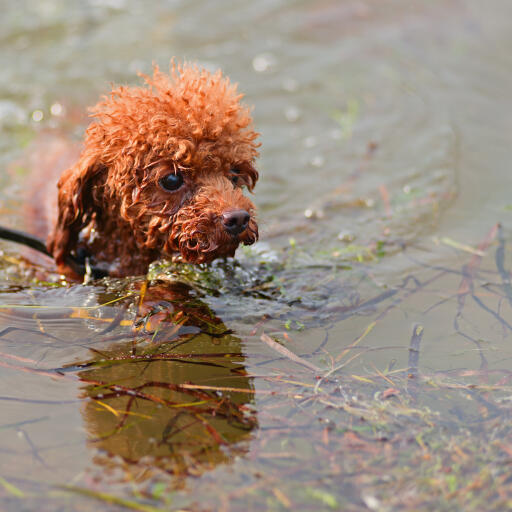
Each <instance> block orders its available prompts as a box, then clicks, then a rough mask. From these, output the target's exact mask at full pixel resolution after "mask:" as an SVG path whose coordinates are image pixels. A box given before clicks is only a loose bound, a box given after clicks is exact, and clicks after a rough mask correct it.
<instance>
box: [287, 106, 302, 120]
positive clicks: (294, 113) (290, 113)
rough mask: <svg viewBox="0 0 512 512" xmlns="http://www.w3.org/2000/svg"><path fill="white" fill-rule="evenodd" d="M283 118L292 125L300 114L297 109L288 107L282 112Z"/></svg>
mask: <svg viewBox="0 0 512 512" xmlns="http://www.w3.org/2000/svg"><path fill="white" fill-rule="evenodd" d="M284 116H285V117H286V119H287V120H288V121H290V123H294V122H295V121H297V120H298V119H299V118H300V116H301V112H300V110H299V109H298V108H297V107H295V106H290V107H288V108H287V109H286V110H285V111H284Z"/></svg>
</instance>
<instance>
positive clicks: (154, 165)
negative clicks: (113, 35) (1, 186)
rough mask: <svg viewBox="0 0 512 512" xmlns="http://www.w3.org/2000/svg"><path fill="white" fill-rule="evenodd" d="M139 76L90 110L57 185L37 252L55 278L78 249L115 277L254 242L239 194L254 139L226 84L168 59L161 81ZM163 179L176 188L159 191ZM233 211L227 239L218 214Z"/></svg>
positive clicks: (249, 178) (248, 183)
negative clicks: (178, 177) (76, 152)
mask: <svg viewBox="0 0 512 512" xmlns="http://www.w3.org/2000/svg"><path fill="white" fill-rule="evenodd" d="M142 76H143V77H144V79H145V82H146V86H144V87H118V88H116V89H114V90H113V91H112V92H111V93H110V95H109V96H106V97H104V98H103V99H102V101H100V102H99V103H98V104H97V105H96V106H95V107H93V108H92V109H91V116H92V117H94V118H95V121H94V122H92V123H91V124H90V126H89V127H88V129H87V131H86V134H85V140H84V146H85V147H84V149H83V151H82V154H81V156H80V158H79V159H78V161H77V162H76V163H75V165H73V166H72V167H71V168H69V169H68V170H66V171H65V172H64V173H63V174H62V176H61V178H60V180H59V184H58V218H57V221H56V224H55V226H54V228H53V230H52V231H51V233H50V235H49V237H48V241H47V246H48V249H49V251H50V252H51V253H52V254H53V256H54V258H55V260H56V262H57V264H58V265H59V268H60V270H61V271H63V272H66V271H69V269H66V264H65V261H66V258H67V256H68V255H70V254H72V255H76V254H77V251H78V250H79V249H80V248H83V249H84V250H85V251H86V253H87V254H89V255H90V256H91V257H92V259H93V261H94V262H95V263H96V264H98V263H100V264H101V263H108V264H109V267H110V273H111V274H112V275H119V276H123V275H127V274H135V273H143V272H145V271H146V269H147V267H148V265H149V263H150V262H151V261H153V260H154V259H157V258H158V257H160V256H162V255H163V256H173V257H176V256H179V258H181V259H182V260H184V261H187V262H192V263H203V262H210V261H212V260H214V259H215V258H218V257H221V256H232V255H233V254H234V252H235V250H236V248H237V247H238V245H239V244H240V243H243V244H252V243H254V242H255V241H256V240H257V238H258V227H257V224H256V221H255V217H254V215H255V208H254V205H253V204H252V202H251V201H250V200H249V199H248V198H247V197H245V196H244V195H243V193H242V187H244V186H245V187H246V188H247V189H249V190H250V191H252V189H253V187H254V185H255V183H256V181H257V179H258V172H257V171H256V169H255V168H254V161H255V159H256V157H257V156H258V151H257V149H256V148H257V147H258V145H259V144H257V143H256V142H255V140H256V138H257V136H258V134H257V133H256V132H255V131H254V130H253V128H252V119H251V115H250V111H249V109H248V108H247V107H246V106H244V105H242V104H241V103H240V98H241V97H242V95H241V94H238V93H237V90H236V85H232V84H230V82H229V80H228V79H227V78H225V77H223V76H222V74H221V72H220V71H217V72H216V73H213V74H212V73H209V72H208V71H205V70H202V69H199V68H198V67H196V66H194V65H191V64H186V63H185V64H183V65H181V64H176V63H175V62H174V61H173V62H172V63H171V70H170V74H169V75H167V74H164V73H162V72H160V71H159V69H158V67H155V69H154V74H153V76H152V77H148V76H144V75H142ZM233 170H236V174H235V173H234V172H233ZM170 173H181V174H182V176H183V180H184V183H183V186H182V187H181V188H180V189H179V190H176V191H172V192H169V191H168V190H165V189H164V188H163V187H162V186H161V185H160V184H159V182H160V179H161V178H163V177H164V176H166V175H168V174H170ZM239 209H242V210H246V211H247V212H248V213H249V214H250V221H249V223H248V226H247V228H246V229H245V231H243V232H242V233H240V234H239V235H236V236H233V235H231V234H229V232H228V231H227V230H226V229H225V227H224V226H223V224H222V215H223V214H224V213H226V212H229V211H233V210H239Z"/></svg>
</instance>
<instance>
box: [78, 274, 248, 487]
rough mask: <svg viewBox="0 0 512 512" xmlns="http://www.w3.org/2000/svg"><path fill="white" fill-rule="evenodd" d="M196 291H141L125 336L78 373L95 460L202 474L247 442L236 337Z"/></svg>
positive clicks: (244, 382)
mask: <svg viewBox="0 0 512 512" xmlns="http://www.w3.org/2000/svg"><path fill="white" fill-rule="evenodd" d="M193 295H194V292H193V291H192V290H191V288H189V287H188V286H187V285H184V284H181V283H168V282H165V283H163V282H157V283H152V284H151V286H149V287H148V288H147V289H144V290H141V293H140V296H141V300H140V303H139V304H138V306H137V309H138V312H137V319H136V322H135V323H134V326H135V327H134V332H133V335H132V336H131V339H129V340H128V339H127V341H125V342H123V343H120V344H117V345H116V346H114V347H110V349H109V350H107V351H101V352H98V353H96V354H95V357H94V358H93V359H91V360H90V361H88V362H87V364H88V369H87V370H83V371H81V372H80V378H81V380H82V381H83V382H84V383H86V386H85V388H84V392H85V395H86V397H88V400H87V401H86V402H85V406H84V410H83V416H84V419H85V425H86V429H87V431H88V433H89V435H90V440H91V445H92V447H96V448H97V452H96V455H95V462H96V463H97V464H101V465H103V466H107V467H112V466H114V467H115V468H116V469H124V470H128V471H130V473H131V474H133V473H134V470H135V471H136V473H137V474H138V475H139V477H138V478H140V477H141V475H145V477H147V478H149V477H150V475H152V474H153V473H154V471H155V470H156V471H158V470H160V471H162V470H163V471H165V472H167V473H172V474H175V475H189V474H200V473H202V472H204V471H206V470H208V469H211V468H212V467H214V466H216V465H217V464H219V463H226V462H229V460H230V459H231V458H232V457H233V455H234V453H237V454H240V453H241V452H242V453H243V452H244V451H245V450H246V449H247V445H248V443H247V441H248V440H249V439H250V432H251V430H252V429H254V428H255V427H256V426H257V420H256V417H255V415H254V412H253V410H252V407H251V403H252V401H253V391H254V388H253V384H252V378H251V377H249V376H248V375H247V372H246V370H245V368H244V364H243V363H244V357H243V355H242V350H241V343H240V340H239V339H238V338H237V337H236V336H234V335H232V334H231V333H230V332H229V330H228V329H227V328H226V326H225V325H224V324H223V322H222V320H221V319H220V318H218V317H217V316H216V315H215V314H214V313H213V312H212V311H211V310H210V309H209V308H208V307H207V306H206V305H205V304H204V303H203V302H201V301H200V300H198V299H196V298H194V296H193ZM244 441H246V442H245V443H244Z"/></svg>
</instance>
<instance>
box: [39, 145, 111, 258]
mask: <svg viewBox="0 0 512 512" xmlns="http://www.w3.org/2000/svg"><path fill="white" fill-rule="evenodd" d="M101 171H102V166H101V165H99V164H98V163H97V159H96V158H93V157H88V156H86V155H82V157H81V158H80V160H79V161H78V162H77V163H76V165H74V166H73V167H71V168H69V169H67V170H66V171H64V173H63V174H62V176H61V177H60V180H59V183H58V189H59V192H58V217H57V222H56V224H55V225H54V227H53V230H52V231H51V232H50V234H49V236H48V239H47V243H46V245H47V248H48V251H49V252H50V254H52V255H53V257H54V259H55V262H56V263H57V265H62V264H64V263H65V261H66V258H67V257H68V256H69V254H70V252H71V251H72V250H73V249H75V247H76V244H77V241H78V235H79V233H80V231H81V230H82V228H84V227H85V226H86V225H87V224H88V223H89V221H90V220H91V216H92V214H93V212H94V211H95V207H94V205H95V203H96V201H97V199H98V192H99V191H98V190H95V188H96V187H95V184H96V182H97V179H96V178H97V176H98V175H99V174H100V173H101Z"/></svg>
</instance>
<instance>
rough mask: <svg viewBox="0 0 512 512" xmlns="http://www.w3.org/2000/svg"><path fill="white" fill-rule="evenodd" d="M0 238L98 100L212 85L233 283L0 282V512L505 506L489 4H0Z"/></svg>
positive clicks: (498, 85)
mask: <svg viewBox="0 0 512 512" xmlns="http://www.w3.org/2000/svg"><path fill="white" fill-rule="evenodd" d="M0 7H1V11H2V16H1V17H0V59H1V60H0V64H1V65H0V127H1V133H2V136H1V137H0V165H1V175H0V183H1V186H2V191H1V194H0V199H1V208H2V209H1V212H2V221H1V224H8V225H11V226H17V227H22V226H23V215H22V208H23V202H22V197H23V193H24V187H25V186H26V175H27V165H37V163H34V162H32V163H29V164H27V161H30V158H29V155H30V151H31V147H33V146H32V144H33V143H34V141H37V140H39V137H40V134H41V133H43V132H44V133H46V132H48V131H51V130H56V131H58V132H59V133H60V134H62V133H65V134H66V136H67V137H69V138H70V140H76V139H77V138H79V137H80V135H81V133H82V130H83V127H84V123H85V119H86V118H85V114H84V112H85V106H86V105H88V104H91V103H93V102H95V101H96V98H97V97H98V95H99V94H101V93H103V92H106V91H107V90H108V87H109V83H110V82H122V83H138V80H139V79H137V77H136V72H137V71H143V72H148V71H149V70H150V69H151V64H152V62H156V63H158V64H159V65H160V66H161V67H164V68H165V67H166V66H167V63H168V61H169V59H170V58H171V57H172V56H178V57H183V58H187V59H191V60H195V61H198V62H199V63H201V64H203V65H205V66H208V67H211V68H216V67H221V68H222V69H223V70H224V71H225V72H226V73H227V74H228V75H229V76H230V77H231V78H232V79H233V80H234V81H237V82H239V84H240V89H241V90H242V91H244V92H245V93H246V101H247V102H249V103H251V104H252V105H254V117H255V122H256V126H257V129H258V130H259V131H260V132H261V141H262V148H261V159H260V165H259V169H260V172H261V180H260V182H259V183H258V186H257V187H256V194H255V202H256V203H257V205H258V207H259V209H260V215H259V216H260V225H261V228H262V229H261V242H260V243H258V244H257V245H256V246H255V247H254V248H251V249H250V250H239V253H238V258H237V261H236V262H234V261H230V262H227V263H217V264H214V265H213V266H212V267H211V268H207V269H200V270H197V271H196V270H195V269H193V268H188V267H187V266H183V267H181V268H180V267H178V268H173V267H171V268H169V267H165V266H164V267H155V268H154V269H153V270H152V273H151V274H150V276H149V279H146V278H143V277H138V278H133V279H125V280H108V279H107V280H103V281H98V282H96V283H93V284H90V285H87V286H84V285H73V286H61V285H55V284H51V283H44V282H40V281H36V280H34V279H33V273H31V272H30V269H28V268H27V266H26V264H25V263H24V262H23V261H21V260H20V256H19V254H20V253H19V247H16V246H14V245H12V244H8V243H2V246H1V247H2V250H3V255H2V258H1V262H0V263H1V265H0V304H1V307H0V389H1V391H0V431H1V433H2V436H1V438H0V509H2V510H87V511H88V510H92V509H95V508H96V509H98V508H100V509H101V510H117V509H124V508H132V509H137V510H169V509H173V510H174V509H177V510H178V509H185V510H216V509H223V510H247V509H249V510H280V509H284V510H286V509H293V510H331V509H333V510H340V509H342V510H368V509H370V510H383V511H385V510H399V509H404V510H456V509H463V510H484V509H485V510H503V509H505V508H507V507H510V503H512V486H511V482H510V480H511V479H510V461H511V457H512V451H511V448H510V447H511V443H512V429H511V428H510V426H509V425H510V416H511V413H512V409H511V406H510V403H511V401H510V397H511V396H512V387H511V384H510V380H511V377H512V374H511V371H512V366H511V361H512V348H511V347H512V346H511V343H510V342H511V330H512V314H511V306H512V288H511V284H510V268H511V265H512V263H511V257H510V255H509V253H510V251H511V245H512V244H511V235H512V228H511V226H512V200H511V198H510V189H511V187H510V156H509V152H510V147H511V142H512V140H511V139H512V57H511V55H512V51H511V50H512V31H511V30H510V26H511V25H510V20H511V19H512V5H511V4H510V3H509V2H507V1H506V0H501V1H500V0H495V1H493V2H490V3H489V2H488V3H486V4H485V5H484V4H483V3H482V2H479V1H478V0H474V1H473V0H469V1H464V2H463V1H456V0H453V1H431V2H412V3H411V2H406V1H404V0H385V1H383V0H379V1H373V2H365V1H357V0H354V1H351V0H344V1H330V0H323V1H316V2H315V1H299V0H297V1H294V2H290V1H287V2H284V1H276V0H274V1H271V2H270V1H264V2H263V1H260V2H248V1H241V2H237V3H235V4H232V2H225V1H217V2H199V1H171V0H169V1H167V2H166V1H160V2H151V3H149V2H136V1H133V2H132V1H129V0H94V1H93V0H88V1H83V2H65V1H62V2H59V1H43V0H41V1H38V2H28V1H27V2H0Z"/></svg>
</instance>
